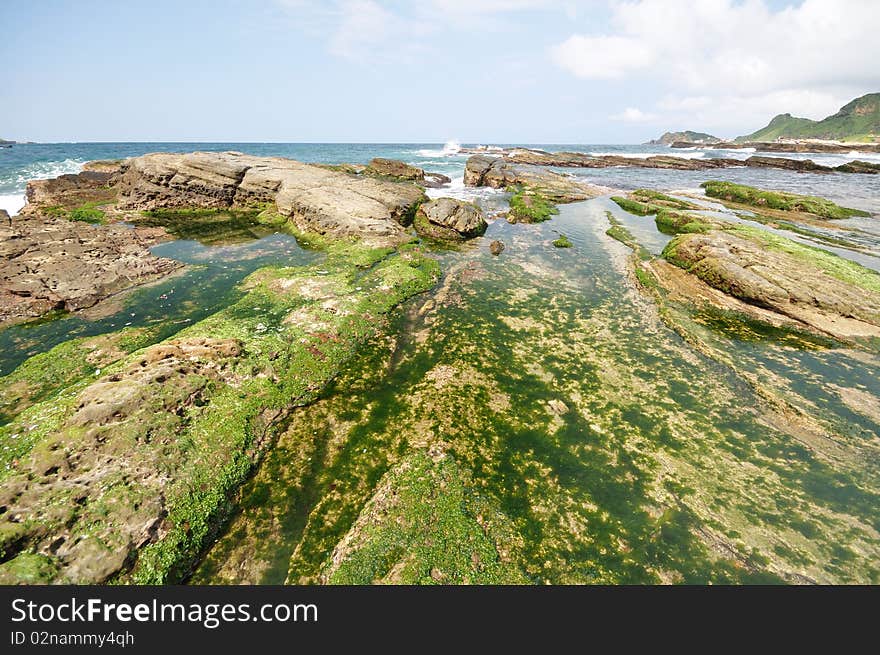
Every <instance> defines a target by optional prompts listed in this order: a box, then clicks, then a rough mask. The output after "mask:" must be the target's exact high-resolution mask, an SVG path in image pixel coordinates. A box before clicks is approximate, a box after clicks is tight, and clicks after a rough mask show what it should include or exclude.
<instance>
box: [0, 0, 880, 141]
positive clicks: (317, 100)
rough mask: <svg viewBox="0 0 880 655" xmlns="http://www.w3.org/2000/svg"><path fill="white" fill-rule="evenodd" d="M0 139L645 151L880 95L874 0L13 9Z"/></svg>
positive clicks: (303, 1) (3, 17)
mask: <svg viewBox="0 0 880 655" xmlns="http://www.w3.org/2000/svg"><path fill="white" fill-rule="evenodd" d="M0 25H3V26H4V31H3V38H2V40H0V61H2V64H3V65H2V71H0V88H2V89H3V95H2V99H0V137H4V138H13V139H18V140H35V141H361V142H399V141H410V142H443V141H446V140H449V139H457V140H460V141H462V142H468V143H469V142H531V143H636V142H641V141H645V140H647V139H648V138H651V137H654V136H656V135H658V134H660V133H662V132H663V131H665V130H667V129H694V130H700V131H708V132H712V133H714V134H718V135H720V136H734V135H738V134H742V133H746V132H750V131H752V130H754V129H757V128H758V127H761V126H763V125H764V124H765V123H766V122H767V121H768V120H769V119H770V118H771V117H772V116H773V115H775V114H777V113H780V112H784V111H790V112H792V113H795V114H798V115H803V116H808V117H811V118H821V117H823V116H825V115H827V114H829V113H833V112H834V111H836V109H837V108H838V107H840V106H841V105H842V104H844V103H845V102H847V101H849V100H850V99H852V98H853V97H855V96H857V95H861V94H863V93H867V92H871V91H880V66H878V65H877V62H878V61H880V39H877V38H876V34H875V31H876V28H877V26H878V25H880V2H877V1H876V0H801V1H791V2H787V1H783V0H779V1H773V0H742V1H740V0H626V1H615V0H582V1H561V0H560V1H554V0H506V1H505V0H415V1H412V2H395V1H393V0H389V1H382V0H329V1H323V2H318V1H316V0H250V1H249V0H239V1H231V0H214V1H210V2H208V1H204V0H202V1H189V2H187V1H185V0H176V1H168V0H149V1H139V0H129V1H124V2H122V1H113V2H111V1H100V0H76V1H67V2H65V1H61V0H43V1H35V0H2V1H0Z"/></svg>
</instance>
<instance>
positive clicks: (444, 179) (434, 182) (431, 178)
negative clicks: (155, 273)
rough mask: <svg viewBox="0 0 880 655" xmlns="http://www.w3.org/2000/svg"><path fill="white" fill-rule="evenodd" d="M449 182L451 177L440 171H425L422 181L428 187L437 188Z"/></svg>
mask: <svg viewBox="0 0 880 655" xmlns="http://www.w3.org/2000/svg"><path fill="white" fill-rule="evenodd" d="M451 182H452V179H451V178H449V177H448V176H446V175H443V174H442V173H429V172H425V179H424V181H423V182H422V183H423V184H424V185H425V186H426V187H428V188H429V189H439V188H441V187H444V186H446V185H447V184H449V183H451Z"/></svg>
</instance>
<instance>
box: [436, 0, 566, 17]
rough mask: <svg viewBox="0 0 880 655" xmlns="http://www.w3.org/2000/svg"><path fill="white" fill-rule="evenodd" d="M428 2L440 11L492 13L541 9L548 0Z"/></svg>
mask: <svg viewBox="0 0 880 655" xmlns="http://www.w3.org/2000/svg"><path fill="white" fill-rule="evenodd" d="M430 4H431V5H432V6H433V8H434V9H436V10H438V11H440V12H441V13H443V12H447V13H455V14H494V13H504V12H511V11H523V10H528V9H543V8H545V7H547V6H549V5H551V4H553V3H552V2H550V1H549V0H431V2H430Z"/></svg>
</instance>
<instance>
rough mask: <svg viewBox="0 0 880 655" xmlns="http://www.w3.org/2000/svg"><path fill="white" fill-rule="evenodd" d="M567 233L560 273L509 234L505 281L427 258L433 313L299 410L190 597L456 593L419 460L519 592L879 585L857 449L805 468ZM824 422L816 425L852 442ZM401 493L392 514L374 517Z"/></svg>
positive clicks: (797, 454) (698, 355)
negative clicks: (482, 526) (448, 470)
mask: <svg viewBox="0 0 880 655" xmlns="http://www.w3.org/2000/svg"><path fill="white" fill-rule="evenodd" d="M600 206H601V205H600ZM584 207H587V208H591V209H589V210H588V211H589V212H592V213H593V215H592V216H591V218H592V219H593V220H595V218H596V217H595V210H594V209H592V207H593V203H586V204H585V205H584ZM576 212H581V213H576ZM583 213H584V210H581V209H579V207H578V206H570V207H566V208H565V209H564V210H563V211H562V214H561V216H560V218H559V219H558V221H559V222H560V223H561V225H560V226H561V227H563V228H564V229H565V231H566V234H568V235H570V238H571V240H572V242H573V243H575V244H576V245H577V250H576V252H578V253H579V252H581V250H584V251H585V252H584V256H583V257H578V258H576V259H574V260H570V258H569V257H566V258H565V260H564V263H563V261H562V259H561V258H559V255H558V254H557V253H554V252H553V250H552V249H551V250H549V251H547V250H546V249H543V250H542V249H541V248H540V243H541V242H542V239H547V237H548V235H550V234H551V231H550V229H549V228H544V227H543V226H541V227H540V228H539V230H540V232H541V234H538V235H535V237H534V239H533V240H530V241H529V242H528V243H530V244H531V245H523V244H522V243H521V242H519V241H518V240H517V239H516V238H514V237H513V235H512V234H507V232H508V231H513V230H517V229H519V227H518V226H515V225H514V226H508V225H504V224H500V223H496V224H495V225H494V226H493V228H492V229H493V230H496V231H498V232H499V233H498V234H496V235H493V236H497V237H504V238H505V240H506V241H507V242H508V243H510V244H512V245H511V246H510V248H511V257H509V258H507V259H505V261H503V262H499V261H497V260H490V259H489V255H485V256H484V254H483V253H480V252H474V253H470V252H461V253H455V252H453V253H448V254H446V255H444V257H445V258H446V262H447V264H448V266H449V267H450V270H449V273H448V274H447V276H446V278H445V281H444V284H443V285H442V286H441V287H440V288H439V289H438V290H437V292H436V293H435V295H434V296H433V297H432V298H430V299H429V300H427V302H425V303H424V304H421V303H420V304H419V305H415V306H413V307H411V308H410V310H409V311H407V312H406V313H404V314H401V316H400V318H399V319H398V322H397V324H396V325H395V327H394V329H392V330H391V331H390V332H389V336H388V337H386V338H382V339H380V340H379V341H377V342H375V344H374V346H373V348H371V349H369V352H368V351H361V353H360V354H359V355H358V356H357V357H356V358H354V359H353V360H351V362H350V363H349V364H348V365H347V366H346V367H345V370H344V371H343V372H342V373H341V375H340V377H339V378H338V379H337V380H336V381H335V382H334V383H333V384H332V385H331V386H330V387H328V388H327V389H325V391H324V392H323V394H322V397H321V398H320V399H319V400H318V401H317V402H315V403H313V404H311V405H309V406H307V407H303V408H302V409H301V410H298V412H297V414H296V416H295V419H294V420H292V421H291V423H290V427H289V429H288V431H287V432H286V433H285V434H284V435H282V437H281V438H280V439H279V446H278V448H276V449H275V450H274V451H273V452H272V453H270V454H269V455H268V457H267V459H266V461H265V462H264V463H263V465H262V466H261V469H260V471H259V472H258V473H257V475H256V476H255V478H254V480H253V481H252V482H251V483H249V484H248V485H247V486H246V487H245V489H244V493H243V496H242V500H241V505H240V507H241V510H240V513H239V514H238V516H237V517H236V519H235V520H234V521H233V522H232V524H231V528H230V532H229V533H228V534H227V535H225V536H224V537H223V538H222V539H221V540H220V541H219V542H218V545H217V546H216V547H215V548H214V549H212V551H211V552H210V553H209V554H208V556H207V558H206V561H205V563H204V564H203V566H202V568H200V569H199V571H197V573H196V576H195V578H194V580H195V581H197V582H200V583H205V582H227V583H229V582H276V583H277V582H283V581H288V582H294V583H297V582H298V583H309V582H320V581H331V582H332V581H339V582H368V581H384V582H392V581H407V582H417V583H428V584H431V583H436V582H441V583H442V582H444V581H448V582H453V581H454V582H463V581H465V579H466V578H467V579H469V580H470V579H473V578H472V577H469V576H472V574H473V571H472V566H469V563H468V561H467V558H466V557H464V558H462V557H461V555H462V554H461V553H456V552H453V551H451V550H450V546H449V544H445V543H443V542H442V541H437V540H434V539H432V536H433V535H434V534H435V533H434V532H433V531H432V529H431V525H430V524H428V523H426V522H425V521H423V520H422V519H423V517H424V516H436V515H437V511H438V509H437V507H436V505H437V504H438V502H439V503H440V504H441V505H443V502H442V500H443V499H442V497H440V496H435V495H434V493H433V490H431V489H429V486H430V485H427V484H424V483H423V482H422V483H420V484H421V485H422V486H419V485H418V484H415V483H414V482H413V481H411V480H408V479H406V476H405V475H402V474H401V473H400V471H401V468H400V467H403V468H404V469H405V468H406V467H407V466H409V464H407V462H411V458H413V457H417V458H426V459H425V460H424V461H423V467H422V468H419V467H417V468H419V470H420V471H424V470H425V469H424V467H428V468H433V467H434V464H428V462H427V459H428V458H430V460H431V461H432V462H446V461H450V462H453V463H454V469H455V475H454V476H452V479H453V480H454V479H456V478H457V477H458V476H459V475H460V476H462V480H466V481H467V484H464V485H463V486H462V488H470V489H472V490H473V491H474V493H478V494H479V495H480V496H481V497H482V498H484V499H485V500H486V502H487V503H488V507H490V508H494V509H492V510H491V511H493V512H498V514H495V516H497V517H498V523H497V524H498V525H499V526H508V528H506V532H505V536H504V537H503V538H501V539H496V540H493V541H495V545H496V552H498V554H499V561H501V562H505V563H506V562H507V561H508V560H509V563H510V565H512V566H513V567H514V568H515V569H518V570H520V571H522V572H523V574H524V575H525V576H526V578H527V579H528V580H529V581H531V582H536V583H542V582H551V583H585V582H587V583H590V582H594V583H613V582H616V583H620V582H629V583H656V582H680V583H684V582H688V583H708V582H713V583H731V582H745V583H754V582H779V581H788V582H803V581H809V580H816V581H855V580H860V581H870V580H873V579H876V578H877V576H878V575H880V572H878V567H877V566H876V563H875V561H876V558H875V555H876V552H877V539H876V534H875V532H874V527H872V526H873V525H874V524H875V523H876V510H875V509H872V508H871V507H870V502H871V499H872V498H876V494H875V493H874V492H873V491H869V490H870V489H871V488H875V485H874V484H873V483H872V480H876V478H875V477H873V476H875V475H876V474H875V473H872V472H871V471H870V470H867V471H866V470H865V469H864V468H863V467H861V465H858V464H856V462H860V461H866V459H865V457H866V455H867V453H868V452H871V451H870V446H867V445H865V444H863V443H860V442H858V441H857V440H856V437H855V436H854V437H853V438H852V439H847V441H846V442H845V444H844V445H843V446H841V448H843V449H844V450H845V452H847V453H850V452H852V453H855V456H853V457H849V456H847V457H849V458H846V459H844V460H833V461H830V462H829V461H828V460H826V459H825V455H824V454H823V453H824V451H823V450H822V449H820V450H817V451H814V450H812V449H809V448H806V447H804V446H803V445H802V444H801V442H800V441H798V439H801V438H803V436H802V435H800V434H799V433H798V432H797V431H796V430H795V429H794V428H793V427H792V426H791V425H787V424H785V422H784V421H780V420H779V419H778V418H773V416H775V415H774V414H773V413H772V411H771V409H769V408H767V407H764V405H765V403H766V402H767V401H766V400H765V396H763V395H759V394H758V393H757V392H756V391H755V388H754V387H752V384H751V378H750V375H751V373H750V372H749V371H747V370H745V371H744V370H735V369H734V368H730V367H728V366H727V364H725V363H722V362H719V361H716V360H714V359H712V358H711V357H706V356H704V355H703V354H702V350H692V349H691V347H690V346H686V345H683V342H682V341H681V339H679V337H678V335H677V334H676V332H673V331H671V330H669V329H668V328H666V327H665V326H664V325H663V323H661V322H660V319H659V317H658V318H656V319H654V318H652V313H651V312H650V311H649V310H646V309H645V308H644V307H643V306H641V304H640V301H638V300H637V299H636V300H634V299H633V298H632V297H631V296H630V295H628V294H627V290H626V289H627V285H626V284H620V280H619V279H618V275H619V274H618V273H616V272H615V269H614V268H613V267H612V266H611V265H610V264H609V261H608V258H607V257H604V256H602V255H601V250H597V249H596V248H595V247H593V246H592V245H590V244H592V243H593V242H592V241H591V240H590V239H589V238H586V237H585V236H584V234H583V226H584V225H585V224H589V221H584V219H583ZM569 214H572V215H574V216H580V220H568V219H567V216H568V215H569ZM600 215H601V214H600ZM558 227H559V226H558ZM526 261H527V263H526ZM634 261H635V262H636V263H637V264H638V262H639V260H638V259H636V260H634ZM638 270H642V269H637V271H638ZM643 273H644V274H645V275H650V273H649V272H648V271H647V269H645V270H643ZM636 275H637V276H638V273H636ZM664 311H665V312H666V313H668V314H670V315H671V314H674V313H676V312H684V311H685V309H684V308H681V307H679V306H677V305H674V304H669V305H668V306H667V308H666V309H665V310H664ZM683 316H684V314H683ZM686 316H688V317H690V314H686ZM698 318H699V317H698ZM729 318H730V319H731V320H733V318H732V317H729ZM675 320H678V319H675ZM687 325H688V327H687V331H685V330H684V329H683V328H682V330H683V332H684V333H685V334H691V335H693V336H692V337H689V338H693V341H687V342H686V343H694V344H696V343H697V339H715V340H723V341H732V342H735V343H737V344H742V347H748V348H752V349H754V348H762V349H765V351H767V352H770V353H777V355H778V356H780V357H784V358H788V359H789V360H790V361H792V362H793V361H796V360H797V358H800V357H808V358H820V357H822V356H823V353H825V352H826V350H827V349H825V348H824V346H826V345H828V344H822V343H815V344H806V343H798V342H797V340H796V339H795V338H794V337H791V338H789V337H786V336H785V335H775V334H771V333H766V334H755V337H754V338H742V339H741V338H740V336H742V335H738V334H737V332H736V330H735V329H731V330H724V329H721V328H719V327H718V326H717V325H710V324H709V322H708V320H704V323H703V324H701V323H698V322H696V321H693V320H691V321H690V323H688V324H687ZM756 329H760V328H759V326H756ZM391 335H396V336H394V337H392V336H391ZM697 335H699V336H697ZM707 335H708V336H707ZM778 338H779V339H782V342H781V344H780V342H779V341H778ZM786 339H788V340H786ZM780 345H781V349H780ZM736 347H738V346H736ZM745 361H751V360H749V359H748V358H745ZM804 361H814V360H813V359H809V360H804ZM850 370H852V366H850ZM866 374H867V373H866ZM832 407H833V405H832ZM836 412H837V413H834V414H833V416H840V419H829V420H834V421H837V420H840V421H841V423H840V424H842V422H845V421H848V420H850V418H851V417H850V416H849V415H846V414H843V415H841V414H840V413H839V408H838V409H837V410H836ZM835 425H837V423H835ZM787 430H791V431H790V432H789V431H787ZM823 448H824V447H823ZM859 449H863V451H864V452H862V450H859ZM865 449H866V450H865ZM425 453H427V455H425ZM432 475H435V474H434V473H432V474H430V475H429V474H427V473H425V474H424V475H423V474H422V473H420V474H419V476H417V480H416V481H415V482H418V481H419V480H421V479H422V477H425V476H426V477H425V479H437V478H433V477H431V476H432ZM279 481H283V482H280V483H279ZM453 487H454V488H456V489H457V488H458V486H457V483H455V484H453ZM413 488H417V489H419V490H420V491H418V492H417V493H413ZM395 492H396V493H397V494H398V497H399V496H404V497H405V502H404V501H400V502H399V504H397V505H393V506H389V505H388V504H386V501H387V499H388V498H389V497H391V498H394V497H395V495H394V494H395ZM457 493H458V492H457V491H455V492H453V495H455V494H457ZM456 497H457V496H456ZM383 499H384V500H383ZM395 502H397V501H395ZM847 503H849V505H847ZM443 507H444V510H443V514H444V516H449V518H448V520H450V521H453V523H454V524H455V526H456V527H454V528H451V531H458V532H455V533H456V534H467V529H466V526H467V525H469V520H468V517H469V516H470V515H469V514H468V513H467V512H464V511H463V510H462V508H461V506H460V505H458V506H455V507H454V508H452V509H454V510H455V511H451V513H449V514H447V512H446V509H445V508H447V507H449V506H447V505H443ZM385 510H388V512H389V513H388V515H387V517H386V515H385V514H383V513H382V512H384V511H385ZM487 511H489V510H487ZM400 521H403V523H402V524H401V523H400ZM395 526H396V527H395ZM841 540H842V541H843V544H842V545H840V544H839V542H841ZM462 543H471V542H469V541H467V539H465V540H464V541H463V542H462ZM255 544H257V546H255ZM505 545H506V546H507V547H506V548H504V547H505ZM502 551H504V552H502ZM409 553H412V554H413V555H412V557H408V554H409ZM466 553H467V549H465V554H466ZM450 561H454V562H457V563H456V564H455V565H452V566H451V565H450V564H449V562H450ZM480 561H482V557H481V558H480ZM438 562H441V564H438ZM341 563H342V565H341ZM443 563H445V565H444V564H443ZM471 565H472V562H471ZM340 572H341V573H340ZM343 574H344V575H343ZM432 574H433V575H432ZM334 576H337V577H334Z"/></svg>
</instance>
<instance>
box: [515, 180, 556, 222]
mask: <svg viewBox="0 0 880 655" xmlns="http://www.w3.org/2000/svg"><path fill="white" fill-rule="evenodd" d="M509 190H510V191H512V192H513V195H512V196H511V197H510V210H509V212H508V214H507V215H508V218H510V219H513V220H514V221H519V222H521V223H542V222H544V221H547V220H550V218H551V217H552V216H554V215H555V214H558V213H559V209H558V208H557V207H556V205H555V204H553V202H552V201H551V200H550V199H548V198H547V197H546V196H544V195H543V194H542V193H541V192H540V191H538V190H535V189H526V188H523V187H521V186H515V187H510V188H509Z"/></svg>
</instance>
